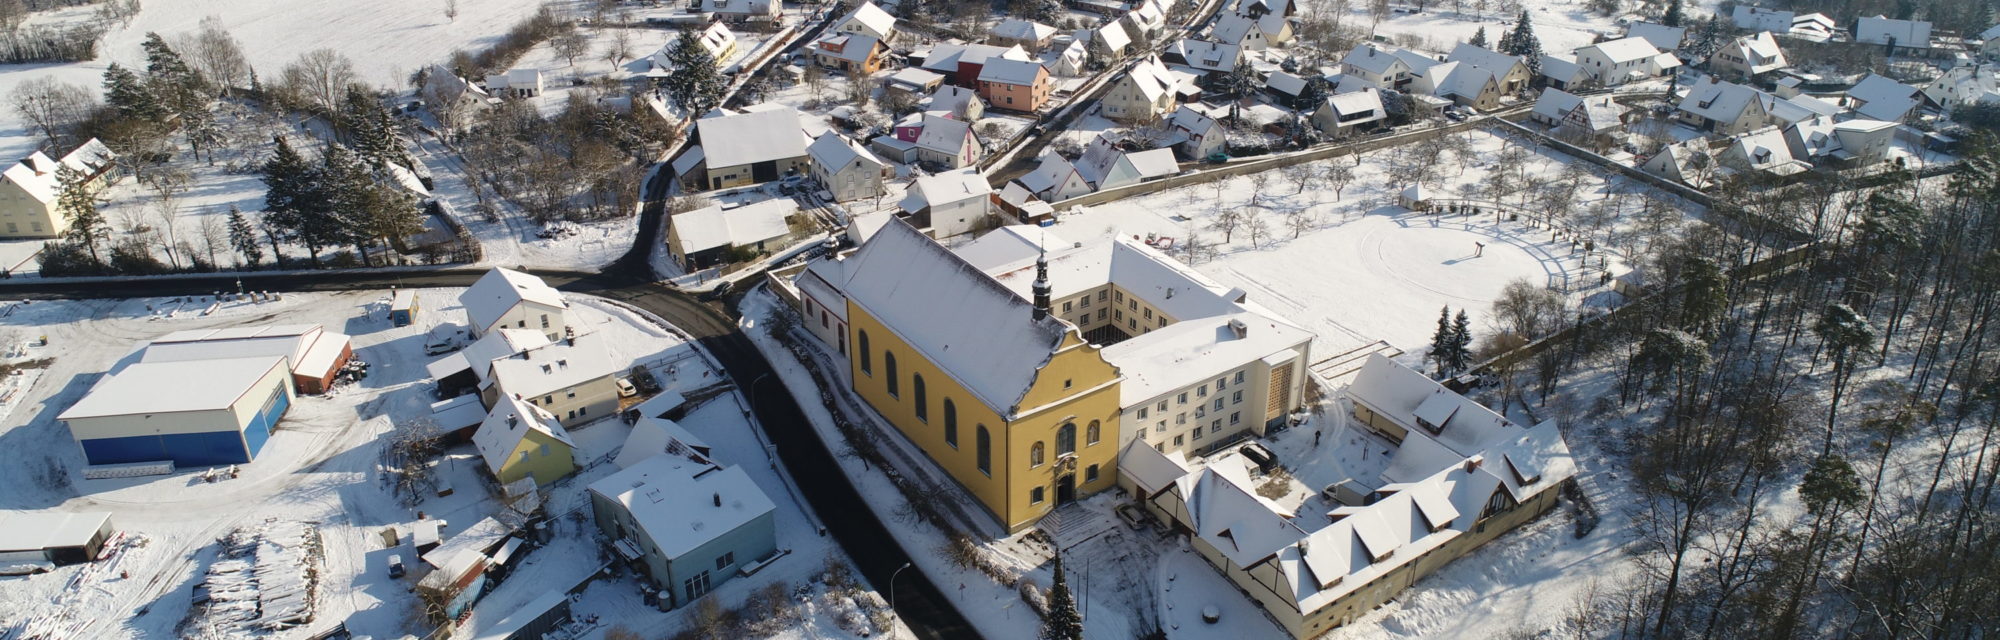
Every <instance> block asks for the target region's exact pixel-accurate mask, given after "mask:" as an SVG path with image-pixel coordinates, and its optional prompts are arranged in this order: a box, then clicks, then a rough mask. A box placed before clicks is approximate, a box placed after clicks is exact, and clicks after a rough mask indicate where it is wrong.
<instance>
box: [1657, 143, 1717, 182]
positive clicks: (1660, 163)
mask: <svg viewBox="0 0 2000 640" xmlns="http://www.w3.org/2000/svg"><path fill="white" fill-rule="evenodd" d="M1714 164H1715V158H1714V157H1713V156H1710V155H1709V153H1708V145H1707V144H1705V143H1703V142H1702V139H1700V138H1696V139H1693V140H1686V141H1682V142H1676V143H1673V144H1669V145H1666V146H1664V147H1661V148H1660V151H1659V153H1655V154H1653V156H1652V157H1650V158H1647V159H1646V161H1645V162H1644V163H1642V164H1640V165H1639V169H1640V170H1641V171H1645V172H1647V173H1650V174H1653V175H1656V176H1660V177H1662V178H1666V179H1668V180H1673V181H1675V182H1679V183H1681V184H1684V185H1688V186H1690V187H1695V188H1697V189H1699V188H1703V187H1707V186H1708V177H1709V175H1710V174H1711V173H1713V172H1714V170H1715V168H1714Z"/></svg>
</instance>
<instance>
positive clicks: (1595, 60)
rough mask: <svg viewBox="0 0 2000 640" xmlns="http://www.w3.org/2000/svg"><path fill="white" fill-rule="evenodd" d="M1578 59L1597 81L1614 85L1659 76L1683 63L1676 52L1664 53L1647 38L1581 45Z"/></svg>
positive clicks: (1578, 50) (1578, 49)
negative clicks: (1675, 54) (1676, 55)
mask: <svg viewBox="0 0 2000 640" xmlns="http://www.w3.org/2000/svg"><path fill="white" fill-rule="evenodd" d="M1576 63H1577V65H1578V66H1580V67H1582V68H1583V70H1584V73H1586V74H1588V75H1589V76H1590V78H1591V79H1592V80H1594V81H1596V82H1597V83H1598V84H1600V85H1603V86H1607V87H1614V86H1618V85H1621V84H1625V83H1627V82H1634V81H1639V80H1646V79H1649V78H1657V77H1660V76H1661V75H1665V74H1666V73H1667V72H1668V71H1670V70H1672V69H1674V68H1677V67H1679V66H1681V61H1680V59H1679V58H1675V57H1674V54H1671V53H1661V52H1660V50H1659V49H1658V48H1655V47H1654V46H1653V44H1652V43H1651V42H1647V41H1646V39H1645V38H1633V37H1626V38H1619V39H1617V40H1609V41H1605V42H1599V43H1596V44H1591V45H1585V46H1582V47H1578V48H1577V50H1576Z"/></svg>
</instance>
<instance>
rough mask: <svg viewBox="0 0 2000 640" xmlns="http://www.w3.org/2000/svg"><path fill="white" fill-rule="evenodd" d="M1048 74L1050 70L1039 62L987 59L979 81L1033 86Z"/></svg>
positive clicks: (980, 71) (980, 72)
mask: <svg viewBox="0 0 2000 640" xmlns="http://www.w3.org/2000/svg"><path fill="white" fill-rule="evenodd" d="M1047 75H1048V71H1047V70H1046V69H1043V68H1042V64H1041V63H1039V62H1033V61H1027V60H1008V59H1006V58H998V59H991V60H987V61H986V66H985V67H984V68H981V69H980V70H979V81H980V82H997V83H1000V84H1011V85H1017V86H1033V85H1034V84H1035V83H1036V81H1037V80H1041V79H1042V78H1045V77H1047Z"/></svg>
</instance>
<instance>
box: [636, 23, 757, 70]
mask: <svg viewBox="0 0 2000 640" xmlns="http://www.w3.org/2000/svg"><path fill="white" fill-rule="evenodd" d="M695 44H696V45H698V46H700V47H701V48H702V50H703V51H707V52H708V57H710V58H714V59H715V65H716V68H718V69H720V68H723V67H726V66H728V65H729V59H730V58H734V57H736V51H737V47H736V33H735V32H733V31H730V30H729V25H726V24H723V23H721V22H711V23H708V26H706V27H703V28H702V29H701V31H699V32H696V33H695ZM679 45H680V37H679V36H675V37H674V39H673V40H672V41H669V42H667V45H666V46H664V47H660V50H659V51H655V52H653V56H652V58H651V59H652V62H653V70H654V71H658V72H661V73H665V72H670V71H673V70H674V63H673V57H672V54H673V51H674V47H677V46H679Z"/></svg>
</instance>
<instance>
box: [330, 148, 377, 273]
mask: <svg viewBox="0 0 2000 640" xmlns="http://www.w3.org/2000/svg"><path fill="white" fill-rule="evenodd" d="M319 160H320V163H319V182H320V190H321V193H324V194H325V196H326V202H327V210H326V212H325V217H326V218H327V219H328V220H329V221H331V222H332V223H333V224H335V225H338V229H339V231H338V233H337V234H334V235H333V236H332V237H331V238H329V239H330V240H333V241H334V242H344V243H348V244H352V245H354V249H355V251H356V252H357V253H359V254H360V255H361V260H362V262H363V263H364V264H365V263H367V262H368V247H369V245H371V244H373V240H374V234H373V233H371V232H370V231H369V229H368V217H369V212H368V207H369V206H371V205H372V204H373V201H372V195H371V194H370V190H371V189H372V188H373V187H374V177H373V176H372V175H370V174H369V173H368V167H367V166H366V165H363V164H362V163H361V160H360V159H359V158H356V157H355V156H354V152H353V151H350V150H348V149H347V148H346V147H343V146H341V145H339V144H328V145H327V146H326V151H324V152H322V153H320V156H319Z"/></svg>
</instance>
